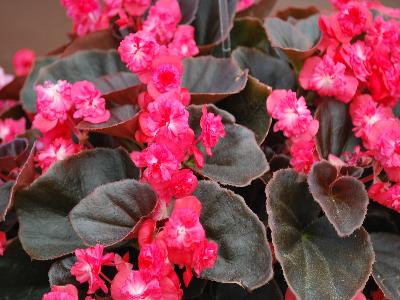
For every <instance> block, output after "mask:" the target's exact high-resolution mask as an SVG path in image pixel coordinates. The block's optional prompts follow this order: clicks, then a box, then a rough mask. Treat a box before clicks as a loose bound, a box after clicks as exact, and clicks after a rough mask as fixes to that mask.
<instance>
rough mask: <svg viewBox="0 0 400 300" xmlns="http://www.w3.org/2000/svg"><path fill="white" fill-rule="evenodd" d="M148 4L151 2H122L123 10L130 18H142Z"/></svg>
mask: <svg viewBox="0 0 400 300" xmlns="http://www.w3.org/2000/svg"><path fill="white" fill-rule="evenodd" d="M150 4H151V0H124V8H125V10H126V11H127V12H128V13H129V14H130V15H131V16H142V15H143V14H144V12H145V11H146V10H147V9H148V8H149V6H150Z"/></svg>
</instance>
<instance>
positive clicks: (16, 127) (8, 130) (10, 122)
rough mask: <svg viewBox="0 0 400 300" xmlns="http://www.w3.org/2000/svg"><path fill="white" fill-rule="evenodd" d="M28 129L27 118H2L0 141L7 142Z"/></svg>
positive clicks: (0, 121)
mask: <svg viewBox="0 0 400 300" xmlns="http://www.w3.org/2000/svg"><path fill="white" fill-rule="evenodd" d="M25 130H26V122H25V118H21V119H18V120H14V119H11V118H7V119H4V120H0V142H1V143H7V142H9V141H12V140H13V139H15V138H16V137H17V135H20V134H23V133H24V132H25Z"/></svg>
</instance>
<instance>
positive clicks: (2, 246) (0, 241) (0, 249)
mask: <svg viewBox="0 0 400 300" xmlns="http://www.w3.org/2000/svg"><path fill="white" fill-rule="evenodd" d="M6 243H7V237H6V233H5V232H4V231H0V256H3V255H4V252H5V251H6Z"/></svg>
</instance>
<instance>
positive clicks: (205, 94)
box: [182, 56, 247, 104]
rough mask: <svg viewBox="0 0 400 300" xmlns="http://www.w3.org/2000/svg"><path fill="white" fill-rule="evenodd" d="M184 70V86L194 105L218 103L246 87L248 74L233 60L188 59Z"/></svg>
mask: <svg viewBox="0 0 400 300" xmlns="http://www.w3.org/2000/svg"><path fill="white" fill-rule="evenodd" d="M184 70H185V71H184V73H183V77H182V86H184V87H185V88H187V89H188V90H189V92H190V94H191V99H192V100H191V101H192V103H194V104H201V103H214V102H217V101H218V100H221V99H223V98H225V97H228V96H229V95H233V94H237V93H239V92H240V91H241V90H243V89H244V87H245V86H246V81H247V72H246V71H242V70H241V69H240V67H239V66H238V65H237V64H236V63H235V62H234V61H233V59H231V58H216V57H212V56H201V57H195V58H187V59H185V60H184Z"/></svg>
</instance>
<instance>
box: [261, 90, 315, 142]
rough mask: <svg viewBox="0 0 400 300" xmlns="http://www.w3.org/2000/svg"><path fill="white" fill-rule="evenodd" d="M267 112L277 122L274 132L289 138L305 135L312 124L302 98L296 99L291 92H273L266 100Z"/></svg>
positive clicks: (294, 94)
mask: <svg viewBox="0 0 400 300" xmlns="http://www.w3.org/2000/svg"><path fill="white" fill-rule="evenodd" d="M267 111H268V113H269V114H270V115H271V116H272V117H273V118H274V119H276V120H277V122H276V123H275V126H274V131H275V132H276V131H279V130H282V131H283V134H284V135H285V136H287V137H289V138H291V137H295V136H299V135H302V134H304V133H306V132H307V131H308V130H309V129H310V126H311V123H312V122H313V117H312V115H311V112H310V111H309V109H308V108H307V105H306V101H305V99H304V97H300V98H299V99H297V95H296V93H295V92H292V91H291V90H289V91H286V90H274V91H273V92H272V93H271V94H270V95H269V96H268V98H267Z"/></svg>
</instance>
